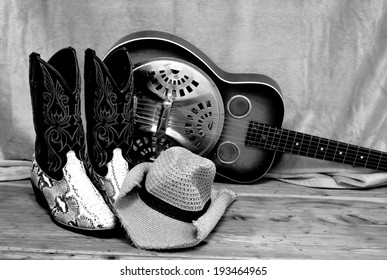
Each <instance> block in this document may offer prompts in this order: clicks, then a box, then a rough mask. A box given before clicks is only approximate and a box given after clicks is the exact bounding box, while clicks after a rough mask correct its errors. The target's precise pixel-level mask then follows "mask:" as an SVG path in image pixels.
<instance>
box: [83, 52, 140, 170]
mask: <svg viewBox="0 0 387 280" xmlns="http://www.w3.org/2000/svg"><path fill="white" fill-rule="evenodd" d="M112 57H113V59H110V60H109V64H105V63H104V62H103V61H102V60H100V59H99V58H98V57H97V56H96V54H95V51H94V50H92V49H87V50H86V51H85V70H84V75H85V103H86V104H87V106H86V109H85V112H86V123H87V146H88V153H89V158H90V161H91V163H92V167H93V169H94V171H96V172H97V173H98V174H99V175H101V176H105V175H106V174H107V172H108V168H107V164H108V163H109V162H111V160H112V158H113V151H114V149H116V148H120V149H121V151H122V156H123V157H124V159H125V160H126V161H128V162H129V161H130V157H129V151H130V148H131V145H132V142H131V138H132V137H131V136H132V132H133V112H132V94H133V72H132V71H133V69H132V68H133V66H132V62H131V59H130V56H129V53H128V51H127V50H126V49H125V48H122V49H119V50H117V51H116V52H115V53H114V54H112Z"/></svg>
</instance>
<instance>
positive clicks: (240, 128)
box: [104, 31, 284, 183]
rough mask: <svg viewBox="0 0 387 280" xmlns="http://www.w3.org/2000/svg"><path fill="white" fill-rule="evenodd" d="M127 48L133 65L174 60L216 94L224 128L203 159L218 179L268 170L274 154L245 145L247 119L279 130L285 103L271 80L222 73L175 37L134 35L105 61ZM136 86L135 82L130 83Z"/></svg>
mask: <svg viewBox="0 0 387 280" xmlns="http://www.w3.org/2000/svg"><path fill="white" fill-rule="evenodd" d="M123 47H124V48H126V49H128V51H129V53H130V54H131V58H132V61H133V64H134V65H135V68H136V66H139V65H142V64H144V63H145V62H149V61H152V60H155V59H169V58H172V59H178V60H179V61H183V62H186V63H187V64H190V65H194V66H195V67H197V68H198V69H200V71H202V72H204V73H205V75H206V77H208V78H209V79H210V80H211V83H213V84H214V85H215V87H216V88H217V90H218V91H219V92H220V95H221V97H222V102H223V108H224V124H223V128H222V131H221V135H220V137H219V139H217V142H216V143H215V144H214V145H213V146H211V150H209V151H206V153H205V154H203V156H205V157H207V158H209V159H211V160H212V161H213V162H214V163H215V165H216V168H217V174H218V176H217V180H221V179H225V180H227V181H232V182H237V183H252V182H254V181H256V180H258V179H259V178H261V177H262V176H263V175H264V174H265V173H266V172H267V171H268V170H269V169H270V167H271V166H272V164H273V162H274V160H275V156H276V152H275V151H273V150H270V149H261V148H257V147H253V146H249V145H246V138H247V137H248V133H249V132H248V126H249V123H250V122H251V121H254V122H259V123H262V124H266V125H269V126H271V127H278V128H279V127H281V125H282V121H283V116H284V103H283V100H282V96H281V91H280V88H279V86H278V85H277V84H276V82H275V81H273V80H272V79H271V78H269V77H267V76H264V75H259V74H231V73H227V72H225V71H223V70H221V69H220V68H219V67H217V66H216V65H215V63H213V62H212V61H211V60H210V59H209V58H208V57H207V56H206V55H205V54H204V53H202V52H201V51H200V50H199V49H197V48H196V47H195V46H193V45H191V44H190V43H188V42H187V41H185V40H183V39H181V38H179V37H176V36H174V35H171V34H168V33H163V32H157V31H144V32H138V33H134V34H131V35H128V36H126V37H123V38H122V39H120V40H119V41H118V42H117V43H115V44H114V46H113V47H112V48H111V50H110V51H109V52H108V53H107V55H106V56H105V58H104V62H105V63H107V64H109V63H113V62H111V61H110V60H109V54H110V53H112V52H113V51H114V50H116V49H118V48H123ZM134 83H135V85H134V86H135V88H136V87H137V86H141V85H137V84H136V78H135V80H134Z"/></svg>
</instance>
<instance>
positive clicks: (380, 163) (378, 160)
mask: <svg viewBox="0 0 387 280" xmlns="http://www.w3.org/2000/svg"><path fill="white" fill-rule="evenodd" d="M176 128H178V129H179V128H181V129H182V130H183V131H181V132H182V133H184V132H185V131H186V128H185V127H176ZM258 131H261V132H264V133H266V134H265V136H267V139H268V140H270V137H273V135H270V133H269V134H267V131H265V130H258ZM294 133H296V132H294ZM255 134H256V133H255ZM218 136H219V135H218ZM287 138H288V140H289V139H290V138H292V139H297V138H296V137H291V136H290V137H287ZM315 138H319V137H317V136H315ZM219 139H220V140H231V139H235V143H236V144H241V145H245V142H244V141H243V139H241V138H239V137H235V136H234V135H232V136H231V135H220V138H219ZM322 139H324V138H322ZM268 140H264V141H265V143H259V144H255V145H252V146H256V147H258V148H263V149H266V150H274V151H279V152H285V153H291V154H298V155H300V156H307V155H308V154H310V153H308V151H309V150H311V148H316V147H321V146H315V145H313V144H315V143H316V142H314V141H310V145H308V147H305V148H304V147H303V146H302V145H301V146H300V147H299V149H298V150H297V149H295V148H294V144H293V145H288V144H286V145H285V146H281V145H282V144H283V143H282V144H280V145H277V147H276V148H273V147H272V145H271V144H268V143H267V142H269V141H268ZM299 140H300V139H299ZM327 140H329V139H327ZM255 141H256V142H258V141H257V139H255ZM281 141H282V139H281V140H280V142H281ZM260 142H262V141H260ZM313 142H314V143H313ZM331 142H337V143H338V144H340V143H342V144H344V145H348V149H346V152H345V154H343V155H339V154H338V153H337V151H336V152H331V151H330V148H329V147H327V148H326V149H325V152H324V156H323V158H322V159H325V160H329V161H333V162H340V163H344V164H349V163H348V160H351V163H354V164H353V165H358V166H363V167H366V166H371V165H372V166H373V168H374V169H375V168H376V169H381V168H387V166H386V162H385V161H384V160H383V158H382V156H383V152H381V151H376V150H372V149H371V151H374V152H377V153H381V155H380V156H376V157H373V156H372V154H371V153H370V152H369V155H368V156H365V158H364V159H367V160H366V161H365V162H361V160H364V159H360V160H359V159H358V158H357V154H358V150H359V148H362V147H359V146H354V145H352V147H351V144H346V143H343V142H339V141H334V140H331ZM278 143H279V142H278ZM327 144H328V143H327ZM305 149H306V150H305ZM363 149H367V148H363ZM367 150H370V149H367ZM352 152H353V153H352ZM303 153H305V154H303ZM318 155H319V154H318V149H315V153H314V156H311V155H310V156H309V157H312V158H318V157H317V156H318ZM384 156H385V155H384ZM328 157H330V158H331V159H329V158H328ZM340 157H342V158H340Z"/></svg>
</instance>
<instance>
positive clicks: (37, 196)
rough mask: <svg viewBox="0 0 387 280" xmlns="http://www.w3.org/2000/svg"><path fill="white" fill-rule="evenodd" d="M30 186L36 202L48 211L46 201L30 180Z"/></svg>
mask: <svg viewBox="0 0 387 280" xmlns="http://www.w3.org/2000/svg"><path fill="white" fill-rule="evenodd" d="M31 185H32V189H33V190H34V194H35V199H36V202H38V203H39V205H40V206H42V207H43V208H45V209H50V207H49V206H48V203H47V200H46V198H45V197H44V194H43V193H42V192H41V191H40V190H39V188H38V187H37V186H36V185H35V184H34V182H32V180H31Z"/></svg>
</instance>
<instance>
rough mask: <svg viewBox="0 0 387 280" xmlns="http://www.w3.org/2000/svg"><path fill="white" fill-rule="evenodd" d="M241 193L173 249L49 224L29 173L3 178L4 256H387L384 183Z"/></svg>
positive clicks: (260, 187) (241, 188)
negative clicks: (202, 231)
mask: <svg viewBox="0 0 387 280" xmlns="http://www.w3.org/2000/svg"><path fill="white" fill-rule="evenodd" d="M216 187H227V188H229V189H232V190H234V191H235V192H236V193H237V194H238V198H237V200H236V201H235V202H234V203H233V204H232V205H231V206H230V207H229V208H228V209H227V212H226V213H225V215H224V217H223V218H222V219H221V221H220V222H219V224H218V225H217V226H216V228H215V229H214V231H213V232H212V233H211V234H210V236H209V237H208V238H207V239H206V240H205V241H204V242H202V243H201V244H199V245H198V246H196V247H194V248H189V249H184V250H174V251H171V252H157V251H146V250H139V249H136V248H134V247H133V246H132V245H131V244H130V243H129V242H128V241H127V239H126V237H125V233H124V232H122V231H120V230H117V231H115V232H111V233H110V234H108V235H105V236H88V235H84V234H80V233H75V232H72V231H69V230H66V229H63V228H61V227H59V226H57V225H56V224H54V223H53V222H52V221H51V219H50V217H49V215H48V214H47V212H46V210H44V209H43V208H41V207H40V205H39V204H37V203H36V201H35V198H34V195H33V191H32V188H31V186H30V183H29V181H20V182H2V183H0V258H2V259H142V258H152V259H155V258H156V259H157V258H166V259H173V258H181V259H222V258H224V259H255V258H260V259H323V260H326V259H351V260H352V259H384V260H385V259H387V209H386V207H387V188H377V189H372V190H362V191H356V190H327V189H311V188H304V187H298V186H294V185H288V184H284V183H280V182H277V181H266V182H263V183H260V184H257V185H222V184H219V183H217V184H216Z"/></svg>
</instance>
